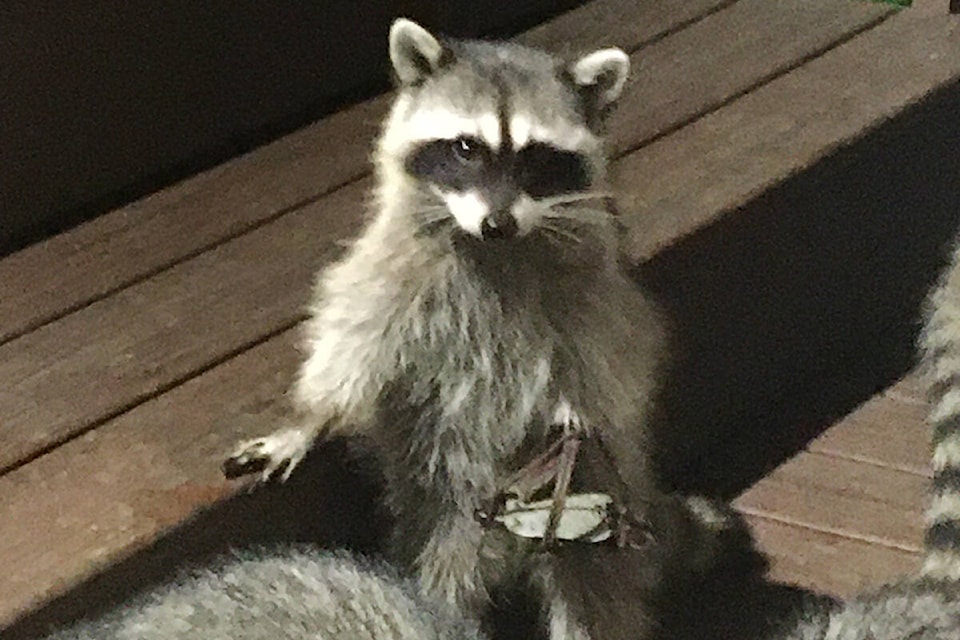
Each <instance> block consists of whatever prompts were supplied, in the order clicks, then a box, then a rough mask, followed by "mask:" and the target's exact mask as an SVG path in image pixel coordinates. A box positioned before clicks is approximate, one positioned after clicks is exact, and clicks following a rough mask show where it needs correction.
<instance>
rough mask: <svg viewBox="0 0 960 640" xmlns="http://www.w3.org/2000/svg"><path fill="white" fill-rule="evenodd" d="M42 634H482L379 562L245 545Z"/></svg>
mask: <svg viewBox="0 0 960 640" xmlns="http://www.w3.org/2000/svg"><path fill="white" fill-rule="evenodd" d="M45 640H481V635H480V632H479V631H478V630H477V628H476V627H475V626H473V625H472V624H470V623H469V622H467V621H464V620H461V619H454V618H451V617H449V616H448V615H447V614H445V613H444V612H443V611H442V610H441V608H440V607H437V606H431V605H430V604H429V603H427V602H425V601H424V600H423V599H422V598H421V596H420V594H419V593H418V590H417V588H416V586H415V585H414V584H413V583H412V582H410V581H409V580H403V579H401V578H399V577H398V576H397V574H396V572H395V571H393V570H392V569H390V568H388V567H386V566H385V565H383V564H379V563H375V562H372V561H370V560H365V559H361V558H355V557H353V556H350V555H349V554H346V553H343V552H340V553H328V552H322V551H317V550H312V549H301V550H296V549H281V550H275V551H271V552H266V553H261V552H252V551H247V552H244V553H242V554H238V555H235V556H229V557H225V558H223V559H222V560H221V561H220V562H219V563H217V564H214V565H212V566H210V567H204V568H199V569H195V570H193V571H192V572H190V573H186V574H184V575H182V576H181V577H180V578H178V579H176V580H174V581H172V582H170V583H167V584H164V585H162V586H159V587H157V588H155V589H153V590H151V591H148V592H146V593H144V594H142V595H140V596H138V597H137V598H135V599H133V600H132V601H131V602H129V603H128V604H126V605H123V606H121V607H119V608H117V609H115V610H113V611H111V612H110V613H108V614H106V615H105V616H104V617H102V618H99V619H92V620H85V621H82V622H78V623H77V624H75V625H74V626H72V627H69V628H66V629H63V630H60V631H57V632H55V633H53V634H51V635H49V636H47V637H46V639H45Z"/></svg>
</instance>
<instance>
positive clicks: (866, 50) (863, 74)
mask: <svg viewBox="0 0 960 640" xmlns="http://www.w3.org/2000/svg"><path fill="white" fill-rule="evenodd" d="M854 4H856V3H854ZM956 24H957V23H956V20H952V19H950V17H949V16H947V15H945V14H944V11H943V3H941V2H937V1H936V0H918V1H917V2H914V3H913V6H912V7H910V9H908V10H903V11H899V12H897V13H896V14H894V15H892V16H891V17H890V18H888V19H887V20H886V21H885V22H883V23H882V24H879V25H877V26H876V27H874V28H873V29H871V30H869V31H867V32H866V33H863V34H861V35H859V36H857V37H855V38H853V39H852V40H850V41H849V42H846V43H844V44H842V45H841V46H838V47H836V48H835V49H833V50H831V51H829V52H828V53H826V54H824V55H822V56H821V57H819V58H816V59H813V60H810V61H808V62H806V63H805V64H804V65H803V66H801V67H799V68H797V69H795V70H793V71H791V72H789V73H787V74H785V75H783V76H782V77H779V78H777V79H775V80H773V81H771V82H769V83H768V84H766V85H764V86H763V87H760V88H758V89H757V90H756V91H753V92H751V93H749V94H747V95H745V96H743V97H741V98H739V99H738V100H736V102H734V103H733V104H731V105H729V106H728V107H726V108H722V109H719V110H717V111H715V112H713V113H711V114H709V115H707V116H705V117H703V118H701V119H700V120H697V121H696V122H694V123H692V124H691V125H690V126H688V127H684V128H683V129H681V130H679V131H677V132H676V133H675V134H673V135H671V136H669V137H668V138H666V139H663V140H659V141H657V142H655V143H654V144H652V145H650V146H648V147H645V148H644V150H643V153H635V154H631V155H629V156H628V157H626V158H625V159H624V160H623V162H621V164H620V165H619V166H618V167H617V172H618V174H619V175H628V176H643V186H644V189H642V190H640V189H636V190H633V191H631V192H628V193H626V194H624V197H623V198H622V200H621V203H620V204H621V210H622V211H624V212H628V215H627V219H628V226H629V227H630V234H629V241H628V252H629V254H630V256H631V257H632V258H633V259H634V260H636V261H640V260H643V259H644V258H647V257H649V256H651V255H653V253H655V252H656V251H657V249H658V248H660V247H662V246H663V243H664V241H665V240H668V239H670V238H675V237H677V236H678V235H679V234H682V233H684V232H690V231H691V230H692V229H695V228H697V227H698V226H701V225H704V224H706V223H708V222H709V221H710V220H712V219H714V218H716V217H717V216H719V215H721V214H722V213H724V212H727V211H731V210H733V209H735V208H736V207H738V206H740V205H742V204H744V203H745V202H747V201H748V200H750V199H751V198H752V197H754V196H756V195H758V194H760V193H761V192H763V191H764V190H766V189H768V188H770V187H771V186H772V185H774V184H776V183H778V182H780V181H782V180H783V179H784V178H786V177H787V176H789V175H791V174H794V173H796V172H799V171H801V170H803V169H804V168H807V167H810V166H811V165H812V164H813V163H815V162H816V161H817V160H818V159H820V158H823V157H824V156H825V155H826V154H828V153H830V151H831V150H833V149H836V148H837V147H839V146H841V145H844V144H846V143H848V142H850V141H851V140H853V139H855V138H856V137H858V136H860V135H862V134H863V133H864V132H865V131H867V130H869V129H871V128H873V127H875V126H879V125H880V124H882V123H883V122H885V121H886V120H887V119H889V118H890V117H892V116H893V115H894V114H896V113H898V112H899V111H901V110H903V109H904V108H906V107H907V106H909V105H911V104H914V103H916V102H918V101H919V100H921V99H922V98H923V97H924V96H926V95H927V94H928V93H930V92H931V91H933V90H934V89H936V88H938V87H943V86H946V85H948V84H950V83H952V82H955V81H956V79H957V78H958V77H960V39H958V38H957V37H956V28H957V27H956ZM624 183H627V184H628V182H627V181H624Z"/></svg>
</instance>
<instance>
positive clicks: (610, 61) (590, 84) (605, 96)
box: [568, 48, 630, 109]
mask: <svg viewBox="0 0 960 640" xmlns="http://www.w3.org/2000/svg"><path fill="white" fill-rule="evenodd" d="M568 73H569V74H570V78H571V79H572V80H573V82H574V84H576V85H577V86H578V87H579V88H580V89H581V91H582V92H583V93H584V94H586V95H587V96H588V97H589V98H590V101H591V102H592V103H593V106H594V107H596V108H600V109H602V108H603V107H606V106H608V105H610V104H612V103H613V102H614V101H615V100H616V99H617V98H619V97H620V92H622V91H623V85H624V83H625V82H626V81H627V75H628V74H629V73H630V58H629V56H627V54H626V53H624V52H623V50H621V49H617V48H612V49H600V50H599V51H594V52H593V53H588V54H587V55H585V56H583V57H582V58H580V59H579V60H577V61H576V62H574V63H573V64H571V65H570V67H569V68H568Z"/></svg>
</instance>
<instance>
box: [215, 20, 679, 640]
mask: <svg viewBox="0 0 960 640" xmlns="http://www.w3.org/2000/svg"><path fill="white" fill-rule="evenodd" d="M389 44H390V46H389V48H390V59H391V61H392V64H393V68H394V71H395V72H396V76H397V78H398V80H399V91H398V94H397V97H396V99H395V101H394V103H393V106H392V109H391V111H390V113H389V115H388V117H387V118H386V121H385V124H384V126H383V131H382V134H381V137H380V139H379V143H378V145H377V147H376V152H375V154H374V160H375V177H376V188H375V208H376V210H375V215H374V216H373V217H372V219H371V220H370V221H369V223H368V224H367V226H366V228H365V230H364V231H363V233H362V234H361V235H360V237H359V238H358V239H357V240H356V241H355V243H354V244H353V245H352V247H351V248H350V249H349V250H348V252H347V253H346V255H345V257H343V258H342V259H341V260H340V261H339V262H337V263H335V264H333V265H331V266H329V267H328V268H326V269H325V270H324V271H323V272H322V273H321V275H320V277H319V282H318V286H317V289H316V294H315V298H314V301H313V304H312V306H311V315H312V317H311V319H310V320H309V321H308V323H307V326H306V349H307V352H308V357H307V359H306V361H305V363H304V364H303V366H302V368H301V371H300V375H299V378H298V380H297V383H296V385H295V390H294V394H293V396H294V403H295V407H296V409H297V411H298V413H299V417H298V422H297V423H296V424H295V425H294V426H293V427H292V428H289V429H284V430H280V431H277V432H275V433H273V434H272V435H269V436H267V437H265V438H261V439H258V440H254V441H251V442H247V443H243V444H242V445H241V446H240V447H239V448H238V449H237V451H236V453H235V454H234V455H233V456H232V457H231V458H230V459H229V460H227V462H226V463H225V467H224V468H225V471H226V472H227V474H228V475H239V474H242V473H245V472H249V471H251V470H258V471H259V470H262V474H263V477H264V478H268V477H270V476H272V475H275V474H278V473H282V474H283V475H284V476H286V475H288V474H289V473H290V472H291V470H292V469H293V468H294V466H295V465H296V464H297V463H298V462H299V461H300V460H301V458H302V457H303V456H304V454H305V453H306V452H307V451H308V449H309V448H310V447H311V446H312V445H313V443H314V442H315V441H317V440H318V439H322V438H326V437H331V436H357V437H360V438H363V439H364V440H365V441H368V442H370V443H372V444H373V446H374V449H375V450H376V451H377V452H378V453H379V456H380V458H381V461H382V464H383V467H384V469H385V471H384V473H385V476H386V481H387V497H386V503H387V506H388V507H389V509H390V510H391V511H392V513H393V515H394V516H395V519H396V532H397V533H396V535H395V536H394V539H393V542H392V545H391V549H392V553H393V558H394V559H396V560H398V561H401V562H403V563H404V564H405V565H406V566H409V567H410V568H411V569H413V570H414V571H415V573H416V575H417V576H418V579H419V581H420V583H421V585H422V588H423V589H424V590H425V591H426V592H427V593H428V594H430V595H431V596H433V597H436V598H438V599H440V600H442V601H444V602H446V603H448V604H449V605H450V606H452V607H455V608H457V609H458V610H460V611H463V612H465V613H466V614H467V615H471V616H479V615H481V614H482V612H483V611H484V609H485V608H486V607H487V602H488V596H489V592H490V590H491V589H493V588H495V587H497V586H498V585H500V584H501V583H502V582H504V581H505V580H507V579H508V578H510V577H511V576H516V575H519V574H525V575H526V574H529V575H533V576H535V578H533V580H534V582H536V583H537V585H539V586H540V587H541V588H543V589H544V593H545V595H544V600H545V607H546V608H547V610H548V616H549V628H550V629H551V632H550V633H551V636H552V637H553V638H561V637H568V638H574V637H586V632H585V631H583V629H582V628H581V626H580V624H579V623H578V622H577V621H576V620H574V615H573V614H572V613H571V609H570V608H569V607H568V606H567V603H566V602H565V601H564V600H563V599H562V597H560V596H559V595H556V594H553V591H552V590H551V589H552V587H550V585H551V584H552V583H553V570H552V568H551V565H550V556H549V554H540V555H539V556H538V557H539V558H541V559H543V560H544V562H545V563H546V564H545V566H544V567H539V566H538V567H536V568H533V569H531V567H530V566H528V564H525V563H524V561H523V560H524V558H527V557H528V556H527V555H526V554H525V553H521V552H518V551H517V547H518V545H519V543H518V542H517V540H518V539H514V538H512V537H511V536H509V535H504V534H503V532H498V531H491V530H490V529H489V528H487V527H485V526H484V525H483V524H482V523H481V522H480V521H479V520H478V517H477V513H478V511H482V510H483V509H484V508H485V507H486V506H487V505H488V504H489V501H490V500H492V499H494V498H495V497H496V496H497V495H498V494H499V493H500V492H501V491H502V490H503V489H504V487H505V485H506V483H507V480H508V478H510V477H512V476H513V475H514V473H515V472H516V471H517V470H518V469H520V468H521V467H524V465H525V464H526V463H527V462H529V461H530V460H532V459H533V458H534V457H535V456H536V454H538V453H540V452H542V451H544V450H546V449H547V448H548V446H549V444H550V443H551V442H553V441H554V440H556V438H558V437H563V436H571V435H573V436H580V435H583V436H585V437H589V438H590V439H591V440H593V441H595V442H596V443H598V446H600V447H601V449H602V450H603V452H604V454H603V455H604V456H605V458H604V459H605V460H606V464H608V465H609V466H610V468H611V469H612V470H613V472H614V476H615V480H614V481H615V482H617V483H620V484H622V486H623V487H625V489H624V491H623V493H624V496H623V497H621V498H620V501H621V503H622V504H624V505H625V506H627V507H628V508H629V509H630V510H631V512H632V513H633V515H634V516H636V520H638V521H643V520H644V519H646V518H647V515H648V514H647V513H645V511H656V509H654V508H652V507H651V506H650V505H651V503H652V502H655V501H658V500H659V498H657V496H658V494H657V491H656V489H655V487H654V482H653V479H652V475H651V472H650V470H649V469H650V465H649V464H648V458H649V446H650V445H649V442H648V432H649V429H648V422H649V414H650V411H651V406H652V400H653V395H654V391H655V379H656V377H657V372H658V367H659V365H660V361H661V356H662V354H663V351H664V329H663V327H662V325H661V321H660V319H659V316H658V313H657V311H656V310H655V308H654V306H653V305H652V304H651V303H650V302H648V300H647V299H646V298H645V297H644V296H643V295H642V294H641V292H640V291H639V290H638V289H637V287H636V285H635V283H634V282H632V281H631V280H629V279H628V277H626V275H625V274H624V273H623V272H622V270H621V268H620V255H619V250H618V237H619V229H618V225H617V223H616V220H615V219H614V218H613V216H612V215H611V214H610V213H609V212H608V211H607V209H606V208H605V207H604V206H603V202H602V200H603V198H604V193H603V192H602V191H600V188H601V187H602V185H603V184H604V173H605V169H606V163H607V159H606V156H605V153H604V148H603V147H604V144H603V138H602V128H603V123H604V119H605V116H606V115H607V113H608V112H609V111H610V109H611V107H612V106H613V104H614V102H615V101H616V99H617V98H618V96H619V95H620V93H621V90H622V88H623V85H624V82H625V80H626V78H627V73H628V67H629V59H628V57H627V55H626V54H625V53H624V52H623V51H621V50H619V49H603V50H599V51H595V52H593V53H590V54H588V55H585V56H583V57H580V58H579V59H577V60H575V61H573V62H572V63H565V62H562V61H560V60H558V59H557V58H555V57H553V56H551V55H548V54H546V53H544V52H542V51H538V50H534V49H529V48H525V47H522V46H519V45H515V44H507V43H489V42H475V41H448V40H442V39H439V38H437V37H435V36H433V35H431V34H430V33H428V32H427V31H425V30H424V29H423V28H421V27H420V26H418V25H416V24H414V23H413V22H410V21H408V20H403V19H401V20H397V21H396V22H395V23H394V24H393V26H392V28H391V31H390V42H389ZM565 460H567V462H569V459H566V458H565ZM558 484H559V481H558ZM593 489H594V490H601V491H602V490H605V489H606V487H594V488H593ZM561 498H562V496H561ZM682 517H683V516H682V514H681V515H680V516H678V518H682ZM664 537H666V536H664ZM585 546H587V545H585ZM608 588H609V585H608Z"/></svg>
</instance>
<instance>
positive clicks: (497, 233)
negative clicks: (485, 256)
mask: <svg viewBox="0 0 960 640" xmlns="http://www.w3.org/2000/svg"><path fill="white" fill-rule="evenodd" d="M480 235H482V236H483V239H484V240H500V239H504V238H512V237H513V236H515V235H517V219H516V218H514V217H513V214H512V213H510V212H509V211H497V212H496V213H493V214H491V215H489V216H487V217H486V218H484V219H483V223H482V224H481V225H480Z"/></svg>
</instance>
